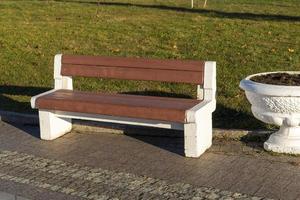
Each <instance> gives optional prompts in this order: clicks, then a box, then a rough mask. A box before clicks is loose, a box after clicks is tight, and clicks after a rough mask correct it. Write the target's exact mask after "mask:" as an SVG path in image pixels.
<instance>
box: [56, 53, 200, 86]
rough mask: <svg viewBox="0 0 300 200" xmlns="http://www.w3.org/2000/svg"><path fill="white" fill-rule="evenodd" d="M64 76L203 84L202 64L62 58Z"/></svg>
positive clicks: (130, 59)
mask: <svg viewBox="0 0 300 200" xmlns="http://www.w3.org/2000/svg"><path fill="white" fill-rule="evenodd" d="M61 74H62V75H64V76H83V77H101V78H115V79H126V80H152V81H163V82H179V83H191V84H200V85H202V84H203V78H204V62H202V61H191V60H161V59H144V58H120V57H102V56H71V55H63V58H62V71H61Z"/></svg>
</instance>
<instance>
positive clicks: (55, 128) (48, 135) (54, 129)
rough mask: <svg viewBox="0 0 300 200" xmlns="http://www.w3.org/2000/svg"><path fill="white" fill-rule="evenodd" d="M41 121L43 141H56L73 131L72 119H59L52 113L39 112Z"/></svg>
mask: <svg viewBox="0 0 300 200" xmlns="http://www.w3.org/2000/svg"><path fill="white" fill-rule="evenodd" d="M39 119H40V135H41V139H43V140H54V139H56V138H58V137H60V136H62V135H64V134H65V133H68V132H70V131H71V129H72V119H68V118H60V117H57V116H55V114H53V113H52V112H51V111H47V110H39Z"/></svg>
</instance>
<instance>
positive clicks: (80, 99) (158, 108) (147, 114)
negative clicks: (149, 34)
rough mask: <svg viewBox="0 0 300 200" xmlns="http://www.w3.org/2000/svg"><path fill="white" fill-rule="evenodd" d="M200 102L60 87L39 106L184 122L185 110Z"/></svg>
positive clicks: (43, 97)
mask: <svg viewBox="0 0 300 200" xmlns="http://www.w3.org/2000/svg"><path fill="white" fill-rule="evenodd" d="M199 102H200V101H199V100H194V99H178V98H167V97H148V96H139V95H125V94H101V93H91V92H79V91H71V90H58V91H55V92H52V93H50V94H47V95H44V96H42V97H39V98H38V99H37V101H36V105H37V108H39V109H49V110H60V111H70V112H80V113H92V114H102V115H112V116H120V117H133V118H143V119H154V120H163V121H173V122H180V123H184V122H185V111H186V110H188V109H189V108H191V107H193V106H195V105H196V104H198V103H199Z"/></svg>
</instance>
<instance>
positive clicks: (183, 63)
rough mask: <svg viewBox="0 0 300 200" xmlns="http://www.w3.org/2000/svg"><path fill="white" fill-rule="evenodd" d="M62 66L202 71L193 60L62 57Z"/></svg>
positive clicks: (201, 62) (198, 63) (200, 62)
mask: <svg viewBox="0 0 300 200" xmlns="http://www.w3.org/2000/svg"><path fill="white" fill-rule="evenodd" d="M62 63H63V64H75V65H93V66H97V65H99V66H107V67H108V66H111V67H115V66H117V67H133V68H149V69H165V70H180V71H181V70H182V71H199V72H203V71H204V62H203V61H195V60H167V59H146V58H125V57H123V58H122V57H105V56H77V55H76V56H75V55H63V57H62Z"/></svg>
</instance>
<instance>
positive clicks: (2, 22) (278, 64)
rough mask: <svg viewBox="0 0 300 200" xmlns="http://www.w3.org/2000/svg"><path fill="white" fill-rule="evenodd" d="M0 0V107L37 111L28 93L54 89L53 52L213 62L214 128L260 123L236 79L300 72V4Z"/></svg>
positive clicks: (113, 87) (84, 83)
mask: <svg viewBox="0 0 300 200" xmlns="http://www.w3.org/2000/svg"><path fill="white" fill-rule="evenodd" d="M95 2H96V1H93V0H90V1H84V0H82V1H79V0H68V1H67V0H65V1H64V0H61V1H51V0H49V2H48V3H47V1H37V0H36V1H5V0H2V1H0V27H1V28H0V109H2V110H12V111H18V112H33V111H32V110H31V108H30V105H29V100H30V96H32V95H35V94H38V93H40V92H42V91H45V90H48V89H49V88H51V87H53V56H54V55H55V54H57V53H64V54H66V53H68V54H84V55H114V56H134V57H151V58H176V59H199V60H214V61H217V81H218V93H217V100H218V106H217V110H216V112H215V114H214V126H215V127H220V128H245V129H258V128H265V125H263V124H262V123H259V122H258V121H257V120H255V119H254V118H253V117H252V114H251V111H250V106H249V104H248V102H247V101H246V99H245V96H244V93H243V91H241V90H240V89H239V87H238V85H239V81H240V80H241V79H243V78H244V77H245V76H247V75H249V74H253V73H258V72H264V71H275V70H300V60H299V55H300V48H299V47H300V2H299V0H208V7H207V8H206V9H202V7H201V6H202V4H203V1H200V0H196V8H194V9H190V8H189V1H187V0H143V1H142V0H126V1H125V0H105V1H104V0H103V1H101V4H100V5H99V6H97V3H95ZM75 88H77V89H81V90H98V91H109V92H128V91H136V92H138V91H143V90H147V91H153V92H152V93H157V91H163V92H165V93H166V94H169V93H177V94H179V95H183V96H186V95H187V96H192V97H194V96H195V92H196V91H195V87H192V86H189V85H182V84H166V83H157V82H156V83H154V82H143V81H140V82H136V81H116V80H102V79H82V78H79V79H78V78H76V79H75Z"/></svg>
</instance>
